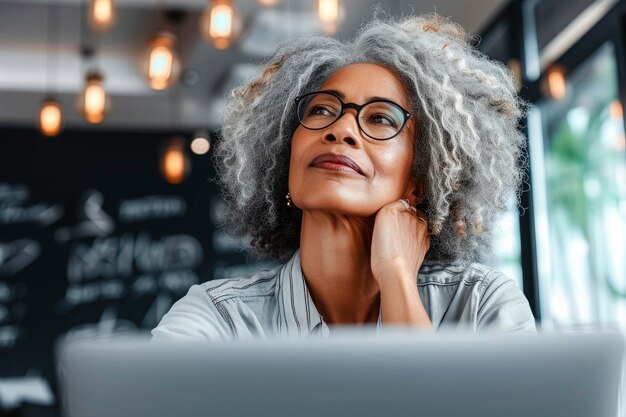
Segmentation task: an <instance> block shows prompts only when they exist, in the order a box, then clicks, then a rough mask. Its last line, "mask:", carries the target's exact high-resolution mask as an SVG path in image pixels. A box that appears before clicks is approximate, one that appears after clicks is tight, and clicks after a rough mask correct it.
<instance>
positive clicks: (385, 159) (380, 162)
mask: <svg viewBox="0 0 626 417" xmlns="http://www.w3.org/2000/svg"><path fill="white" fill-rule="evenodd" d="M412 162H413V149H412V148H410V147H394V148H391V149H387V150H384V151H383V150H381V152H378V153H377V154H376V162H375V165H376V167H377V169H376V174H377V175H378V176H381V177H383V178H386V179H393V180H394V181H402V180H405V179H406V178H408V177H409V175H410V171H411V163H412Z"/></svg>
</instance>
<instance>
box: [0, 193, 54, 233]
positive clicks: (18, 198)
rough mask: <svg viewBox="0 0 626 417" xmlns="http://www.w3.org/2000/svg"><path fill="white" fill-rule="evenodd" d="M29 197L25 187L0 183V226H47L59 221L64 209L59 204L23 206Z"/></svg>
mask: <svg viewBox="0 0 626 417" xmlns="http://www.w3.org/2000/svg"><path fill="white" fill-rule="evenodd" d="M29 197H30V192H29V191H28V188H27V187H26V186H25V185H22V184H17V185H11V184H5V183H0V224H29V223H32V224H37V225H39V226H43V227H45V226H48V225H51V224H52V223H54V222H56V221H57V220H59V219H60V218H61V217H62V216H63V213H64V209H63V207H62V206H61V205H59V204H49V203H37V204H33V205H30V206H24V204H26V202H27V200H28V199H29Z"/></svg>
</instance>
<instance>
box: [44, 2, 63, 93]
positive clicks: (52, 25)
mask: <svg viewBox="0 0 626 417" xmlns="http://www.w3.org/2000/svg"><path fill="white" fill-rule="evenodd" d="M52 1H53V0H49V1H48V7H47V8H46V26H47V28H46V29H47V31H46V32H47V34H48V39H47V42H46V90H47V91H48V92H50V91H52V92H55V91H54V90H55V87H53V85H56V81H58V80H57V78H58V77H57V73H58V66H59V55H60V52H61V51H60V45H59V44H60V42H59V26H60V16H61V13H60V10H59V8H60V7H61V6H56V7H55V6H53V4H52ZM53 43H54V44H55V45H56V47H57V50H56V53H54V54H53V53H52V44H53ZM53 73H54V77H53V75H52V74H53ZM53 78H54V80H53ZM53 81H54V83H53Z"/></svg>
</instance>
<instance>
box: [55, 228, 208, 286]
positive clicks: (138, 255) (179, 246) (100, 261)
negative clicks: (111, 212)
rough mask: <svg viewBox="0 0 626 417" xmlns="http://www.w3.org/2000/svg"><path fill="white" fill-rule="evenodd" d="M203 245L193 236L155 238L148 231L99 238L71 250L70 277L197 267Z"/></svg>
mask: <svg viewBox="0 0 626 417" xmlns="http://www.w3.org/2000/svg"><path fill="white" fill-rule="evenodd" d="M202 256H203V251H202V246H201V245H200V242H198V240H197V239H196V238H195V237H193V236H190V235H182V234H181V235H173V236H163V237H161V238H159V239H156V240H153V239H152V238H151V237H150V234H149V233H147V232H140V233H139V234H138V235H137V236H133V235H132V234H124V235H122V236H110V237H106V238H96V239H94V240H93V242H92V243H91V244H87V243H82V242H80V243H76V244H74V245H73V247H72V248H71V250H70V256H69V259H68V264H67V278H68V280H69V281H70V282H81V281H85V280H91V279H94V278H99V277H104V278H106V277H114V276H121V277H130V276H131V275H133V274H134V271H138V272H139V273H143V272H151V271H163V270H176V269H183V268H194V267H196V266H197V265H199V264H200V263H201V262H202Z"/></svg>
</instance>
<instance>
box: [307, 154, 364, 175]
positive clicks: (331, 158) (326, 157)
mask: <svg viewBox="0 0 626 417" xmlns="http://www.w3.org/2000/svg"><path fill="white" fill-rule="evenodd" d="M324 162H330V163H332V164H339V165H344V166H346V167H348V168H351V169H353V170H354V171H356V172H357V173H359V174H361V175H365V174H363V171H361V167H359V165H358V164H357V163H356V162H354V161H353V160H352V159H350V158H348V157H347V156H345V155H337V154H334V153H325V154H323V155H320V156H318V157H317V158H315V159H314V160H313V162H311V166H313V167H314V166H318V165H320V164H322V163H324Z"/></svg>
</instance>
